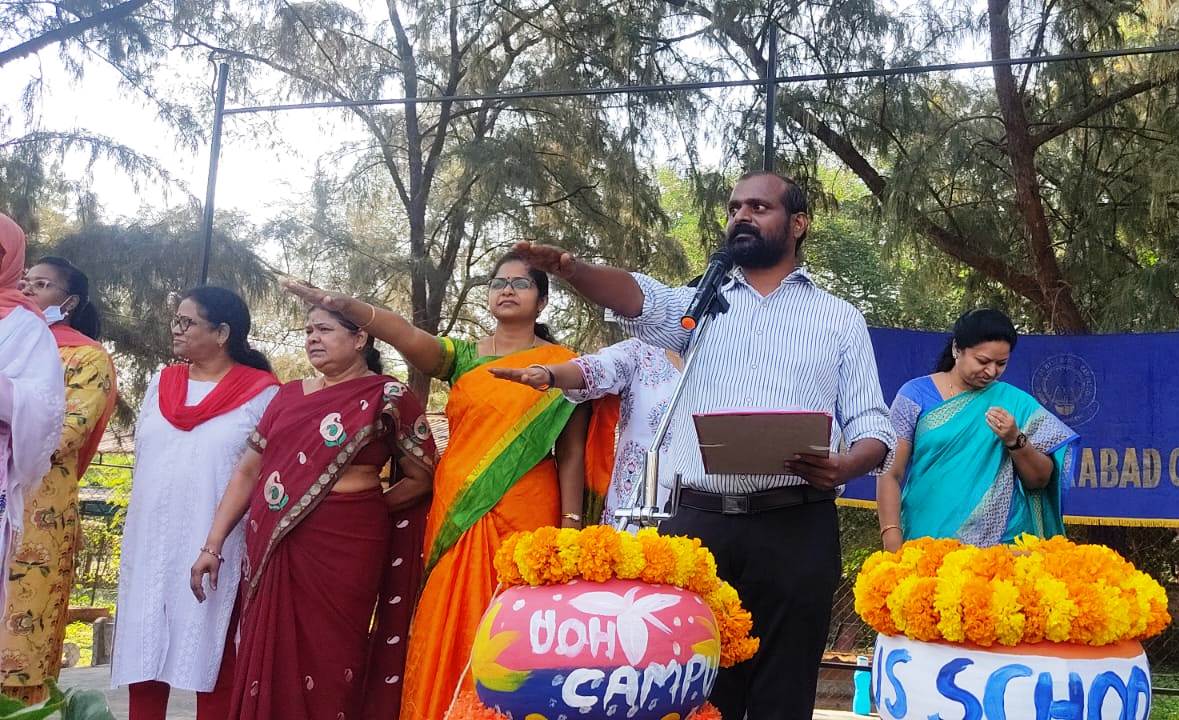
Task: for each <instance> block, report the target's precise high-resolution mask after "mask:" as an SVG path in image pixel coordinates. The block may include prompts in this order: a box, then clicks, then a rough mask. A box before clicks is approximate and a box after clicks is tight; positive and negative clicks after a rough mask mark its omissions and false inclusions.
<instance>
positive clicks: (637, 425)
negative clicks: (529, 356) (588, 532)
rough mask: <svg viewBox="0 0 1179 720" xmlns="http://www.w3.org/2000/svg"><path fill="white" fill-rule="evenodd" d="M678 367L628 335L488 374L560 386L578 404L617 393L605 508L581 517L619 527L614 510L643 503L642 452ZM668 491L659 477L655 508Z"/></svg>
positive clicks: (535, 384) (621, 523)
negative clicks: (584, 351)
mask: <svg viewBox="0 0 1179 720" xmlns="http://www.w3.org/2000/svg"><path fill="white" fill-rule="evenodd" d="M679 365H680V358H679V356H678V355H675V354H674V353H670V352H668V351H667V350H663V349H662V348H657V347H654V346H651V345H648V344H647V343H645V342H642V341H641V340H635V339H630V340H623V341H622V342H620V343H615V344H614V345H611V346H609V347H605V348H602V349H601V350H599V351H598V352H596V353H593V354H592V355H582V356H581V357H578V358H574V359H573V360H570V361H569V362H567V363H562V364H560V365H534V366H532V367H530V368H523V369H520V370H515V371H512V372H508V371H506V370H504V371H499V370H497V371H493V372H494V373H495V374H496V375H498V376H499V377H502V378H504V379H505V380H515V381H516V382H522V383H524V384H525V385H531V386H533V387H535V388H538V389H541V388H543V389H547V388H548V387H558V388H562V389H563V390H565V396H566V397H568V398H569V399H570V400H572V401H573V402H578V403H580V402H585V401H587V400H597V399H598V398H602V397H605V396H607V395H618V396H619V397H620V399H621V407H620V409H619V416H618V445H617V448H616V449H615V452H614V472H613V474H612V475H611V478H610V489H609V491H608V492H607V493H606V503H605V509H604V510H603V512H602V517H601V518H600V519H599V518H587V519H586V520H587V522H601V523H602V524H604V525H614V526H615V527H617V528H618V529H620V530H621V529H626V525H627V523H626V522H625V521H619V520H616V519H615V517H614V511H615V510H617V509H619V508H627V507H635V506H636V505H642V504H644V502H645V498H644V497H643V492H644V491H645V489H644V482H643V477H644V467H645V466H646V457H647V450H648V449H650V447H651V443H652V442H653V441H654V440H655V431H656V430H657V429H658V428H659V421H660V420H661V419H662V418H663V413H664V412H666V411H667V406H668V403H669V402H670V401H671V393H672V391H673V390H674V389H675V383H676V380H678V379H679V376H680V371H679ZM668 438H670V434H669V435H668ZM668 438H664V441H663V446H662V447H661V448H660V451H661V452H662V451H666V449H667V440H668ZM670 494H671V488H670V485H669V484H668V483H665V482H663V478H660V485H659V496H658V505H659V507H663V504H664V503H666V502H667V499H668V497H669V495H670Z"/></svg>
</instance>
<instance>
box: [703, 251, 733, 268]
mask: <svg viewBox="0 0 1179 720" xmlns="http://www.w3.org/2000/svg"><path fill="white" fill-rule="evenodd" d="M714 263H715V264H717V265H720V266H721V267H722V268H724V269H725V270H726V271H727V270H728V269H729V268H731V267H733V256H732V255H731V254H729V251H728V250H725V249H724V248H721V249H720V250H717V251H716V252H714V253H713V254H712V255H710V256H709V257H708V264H709V265H712V264H714Z"/></svg>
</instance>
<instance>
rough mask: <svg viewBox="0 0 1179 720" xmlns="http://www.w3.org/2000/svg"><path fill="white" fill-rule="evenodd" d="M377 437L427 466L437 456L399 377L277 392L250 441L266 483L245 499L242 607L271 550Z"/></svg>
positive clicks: (417, 405)
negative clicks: (247, 503) (246, 521)
mask: <svg viewBox="0 0 1179 720" xmlns="http://www.w3.org/2000/svg"><path fill="white" fill-rule="evenodd" d="M382 437H389V438H390V439H391V440H392V441H393V443H392V444H393V446H395V447H396V449H397V452H398V453H402V454H409V455H413V456H415V457H417V458H419V459H421V460H423V461H424V462H426V463H427V464H429V465H431V466H432V465H433V464H434V462H435V460H436V454H437V451H436V449H435V446H434V436H433V434H432V433H431V432H430V424H429V422H427V421H426V414H425V412H424V411H423V409H422V405H421V403H420V402H419V401H418V399H417V397H416V396H415V395H414V394H413V393H412V392H411V391H410V389H409V387H408V386H406V385H405V384H404V383H402V382H401V381H399V380H395V379H393V378H391V377H388V376H385V375H368V376H365V377H361V378H357V379H355V380H349V381H347V382H343V383H340V384H338V385H333V386H331V387H327V388H324V389H322V390H319V391H317V392H314V393H312V394H310V395H306V394H304V392H303V383H302V381H295V382H292V383H288V384H287V385H285V386H284V387H283V388H282V390H280V391H279V394H278V395H277V396H275V398H274V400H273V401H272V402H271V403H270V406H269V407H268V408H267V409H266V413H265V415H263V417H262V420H261V422H259V423H258V428H257V429H256V430H255V431H254V432H253V434H251V436H250V440H249V443H250V446H251V447H253V448H254V449H255V450H257V451H258V452H260V453H261V454H262V468H261V472H260V473H259V478H261V479H263V480H264V482H263V484H262V486H261V488H260V489H259V491H258V492H255V493H254V495H253V497H252V499H251V501H250V511H249V518H250V521H249V531H248V532H247V533H246V556H245V561H244V566H243V568H242V575H243V578H242V579H243V583H242V601H243V611H244V609H245V607H246V606H247V605H248V604H249V601H250V598H251V597H253V594H254V592H255V591H256V590H257V588H258V582H259V580H260V579H261V578H262V576H263V574H264V573H265V572H266V562H267V560H268V559H269V558H270V555H271V554H272V553H273V552H274V549H275V548H276V547H277V546H278V544H279V543H280V542H282V539H283V538H284V537H286V535H287V534H288V533H289V532H290V531H291V530H293V529H295V527H296V526H298V524H299V523H300V522H301V521H302V520H303V519H304V518H306V517H307V516H308V515H310V514H311V513H312V512H314V510H315V508H316V506H318V505H319V503H320V502H322V501H323V499H324V498H326V497H327V495H328V494H329V493H330V492H331V490H332V487H333V486H334V485H335V483H336V481H337V480H338V479H339V478H340V475H342V474H343V471H344V469H345V468H346V467H347V466H348V464H349V463H351V462H352V459H353V458H354V457H356V454H357V453H358V452H360V451H361V450H362V449H363V448H364V447H365V446H366V445H368V444H369V443H370V442H377V441H379V440H380V439H381V438H382Z"/></svg>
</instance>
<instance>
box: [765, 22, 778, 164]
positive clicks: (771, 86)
mask: <svg viewBox="0 0 1179 720" xmlns="http://www.w3.org/2000/svg"><path fill="white" fill-rule="evenodd" d="M766 44H767V45H768V46H769V47H768V48H767V50H768V51H767V52H766V77H765V81H766V138H765V142H764V143H763V144H762V154H763V155H762V163H761V169H762V170H768V171H770V172H773V170H774V111H775V107H774V106H775V105H777V100H778V83H777V82H776V80H775V78H777V76H778V24H777V23H776V22H775V23H774V24H772V25H770V37H769V42H767V43H766Z"/></svg>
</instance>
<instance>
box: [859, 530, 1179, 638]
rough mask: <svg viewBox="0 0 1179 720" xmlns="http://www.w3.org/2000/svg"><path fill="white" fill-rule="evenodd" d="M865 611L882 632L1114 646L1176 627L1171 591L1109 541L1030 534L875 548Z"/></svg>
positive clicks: (864, 586)
mask: <svg viewBox="0 0 1179 720" xmlns="http://www.w3.org/2000/svg"><path fill="white" fill-rule="evenodd" d="M855 599H856V612H857V613H859V615H860V617H861V618H863V619H864V622H866V623H868V625H870V626H871V627H872V628H873V629H875V630H876V631H877V632H880V633H883V634H885V635H906V636H908V637H910V638H912V639H914V640H922V641H927V642H928V641H933V640H945V641H947V642H952V643H973V644H975V645H981V646H983V647H990V646H991V645H994V644H998V645H1007V646H1011V645H1018V644H1020V643H1036V642H1041V641H1045V640H1046V641H1050V642H1058V643H1073V644H1078V645H1109V644H1112V643H1116V642H1119V641H1122V640H1144V639H1146V638H1149V637H1153V636H1155V635H1158V634H1159V633H1160V632H1162V631H1163V629H1164V628H1165V627H1166V626H1167V625H1168V624H1170V622H1171V616H1170V614H1169V613H1168V611H1167V594H1166V591H1164V590H1163V587H1162V586H1161V585H1159V584H1158V582H1156V581H1155V580H1154V579H1153V578H1151V577H1150V576H1149V575H1147V574H1145V573H1143V572H1140V571H1139V570H1137V569H1136V568H1135V567H1134V566H1133V565H1132V564H1131V563H1129V562H1127V561H1126V560H1125V559H1124V558H1123V557H1122V556H1121V555H1118V554H1117V553H1116V552H1114V551H1113V550H1110V549H1109V548H1107V547H1103V546H1100V545H1077V544H1075V543H1073V542H1070V541H1069V540H1067V539H1065V538H1064V537H1060V536H1058V537H1054V538H1051V539H1048V540H1043V539H1040V538H1036V537H1033V536H1031V535H1023V536H1021V537H1019V538H1017V539H1016V540H1015V544H1014V545H999V546H996V547H991V548H986V549H981V548H976V547H972V546H970V545H963V544H962V543H960V542H958V541H957V540H934V539H931V538H921V539H918V540H910V541H909V542H907V543H905V544H904V545H902V546H901V548H900V549H899V550H898V551H897V552H885V551H880V552H876V553H873V554H872V555H871V556H870V557H869V558H868V559H867V560H866V561H864V565H863V567H862V568H861V570H860V574H859V576H858V577H857V578H856V584H855Z"/></svg>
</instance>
